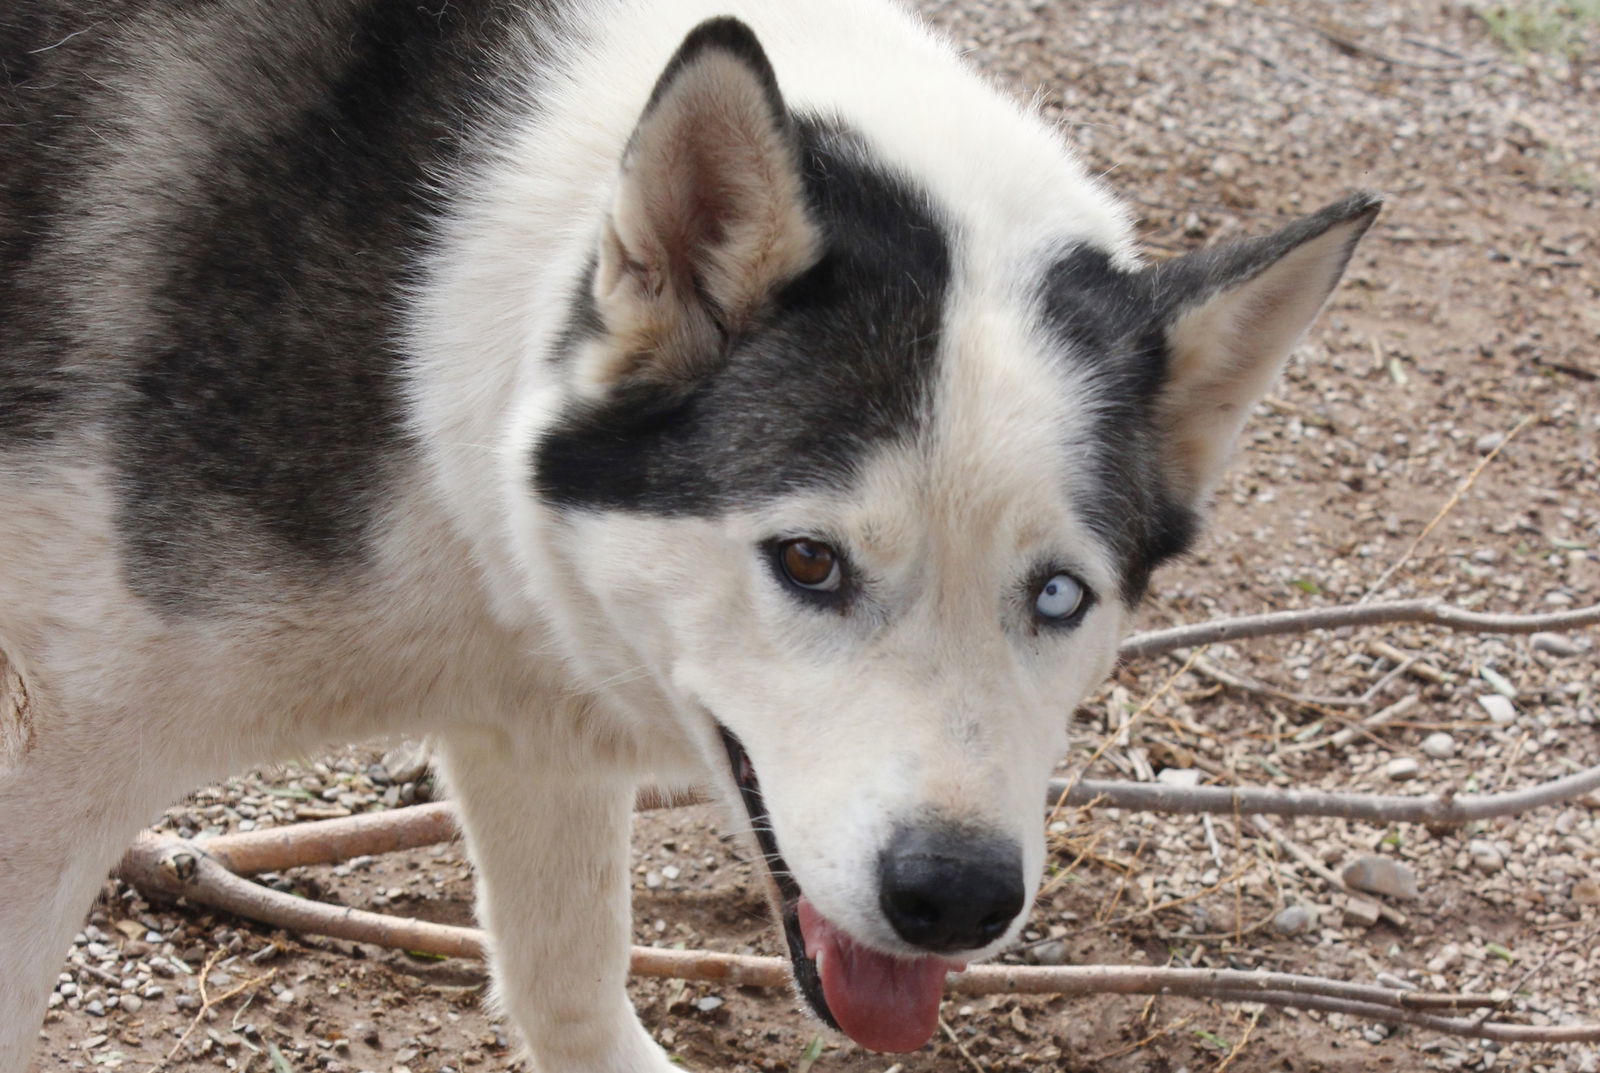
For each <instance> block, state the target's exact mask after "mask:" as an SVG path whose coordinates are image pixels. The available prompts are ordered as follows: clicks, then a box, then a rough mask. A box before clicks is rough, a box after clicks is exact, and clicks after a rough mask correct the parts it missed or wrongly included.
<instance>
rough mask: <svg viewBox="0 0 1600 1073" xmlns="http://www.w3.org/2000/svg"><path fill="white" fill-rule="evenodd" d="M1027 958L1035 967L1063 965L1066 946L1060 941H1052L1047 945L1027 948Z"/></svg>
mask: <svg viewBox="0 0 1600 1073" xmlns="http://www.w3.org/2000/svg"><path fill="white" fill-rule="evenodd" d="M1027 957H1028V960H1029V961H1031V962H1033V963H1034V964H1035V965H1065V964H1066V963H1067V944H1066V943H1064V942H1062V941H1061V940H1060V939H1052V940H1050V941H1049V942H1047V943H1040V944H1039V945H1038V946H1033V947H1029V948H1028V954H1027Z"/></svg>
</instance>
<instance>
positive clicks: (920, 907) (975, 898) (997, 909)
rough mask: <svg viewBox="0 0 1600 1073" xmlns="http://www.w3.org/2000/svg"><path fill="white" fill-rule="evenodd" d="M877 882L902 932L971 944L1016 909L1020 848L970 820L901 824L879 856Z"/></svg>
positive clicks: (919, 940) (999, 929)
mask: <svg viewBox="0 0 1600 1073" xmlns="http://www.w3.org/2000/svg"><path fill="white" fill-rule="evenodd" d="M878 882H879V894H878V905H879V906H880V907H881V908H882V909H883V914H884V916H886V917H888V918H889V923H891V924H893V925H894V930H895V931H896V932H898V933H899V934H900V938H902V939H904V940H905V941H906V942H908V943H912V944H914V945H916V946H920V947H922V948H923V949H924V950H929V951H932V952H933V953H937V954H947V953H952V952H954V951H957V950H974V949H976V948H978V947H980V946H985V945H987V944H988V943H992V942H994V940H996V939H998V938H999V937H1000V936H1001V935H1002V934H1004V933H1005V930H1006V927H1007V926H1008V925H1009V924H1010V923H1011V921H1012V919H1013V918H1014V917H1015V916H1016V915H1017V914H1018V913H1020V912H1021V911H1022V903H1023V899H1024V896H1023V890H1022V851H1021V849H1019V848H1018V846H1017V844H1016V843H1015V842H1013V841H1011V840H1010V839H1009V838H1006V837H1004V836H1001V835H997V834H994V833H993V832H987V831H982V830H978V829H975V828H971V827H966V826H959V825H955V824H948V823H945V824H933V825H928V826H917V827H911V826H904V827H900V828H898V829H896V831H895V834H894V837H893V839H892V840H891V841H890V843H889V846H888V848H887V849H885V850H884V851H883V852H882V854H880V855H879V857H878Z"/></svg>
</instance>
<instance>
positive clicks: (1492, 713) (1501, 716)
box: [1478, 693, 1517, 723]
mask: <svg viewBox="0 0 1600 1073" xmlns="http://www.w3.org/2000/svg"><path fill="white" fill-rule="evenodd" d="M1478 703H1479V704H1481V705H1483V710H1484V711H1486V712H1488V713H1489V718H1490V720H1491V721H1493V722H1496V723H1513V722H1515V721H1516V718H1517V708H1516V705H1514V704H1512V703H1511V701H1510V700H1508V699H1507V698H1505V697H1502V696H1501V695H1500V694H1498V693H1487V694H1485V695H1484V696H1481V697H1479V698H1478Z"/></svg>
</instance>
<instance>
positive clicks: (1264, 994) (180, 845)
mask: <svg viewBox="0 0 1600 1073" xmlns="http://www.w3.org/2000/svg"><path fill="white" fill-rule="evenodd" d="M121 874H122V876H123V878H124V879H127V880H128V881H129V882H131V883H133V884H134V885H135V886H137V887H139V888H140V889H141V890H143V891H146V892H148V893H157V894H165V895H168V896H170V897H180V896H181V897H185V898H188V899H190V900H191V901H196V902H202V903H205V904H208V905H212V906H214V907H216V908H219V909H225V910H228V911H230V912H234V913H237V914H238V915H240V916H246V917H250V918H253V919H256V920H260V921H262V922H264V923H267V924H271V925H273V926H276V927H284V928H290V929H293V930H296V931H300V932H309V933H312V934H322V935H328V936H332V937H333V938H338V939H345V940H349V941H354V942H365V943H373V944H375V945H380V946H388V947H393V948H399V949H405V950H414V951H418V952H421V953H429V954H439V955H444V956H447V957H472V958H482V957H483V956H484V952H485V950H486V949H487V942H486V939H485V937H484V935H483V933H482V932H481V931H479V930H477V929H475V928H461V927H453V926H450V925H443V924H430V923H426V922H423V921H417V920H407V919H403V918H399V917H391V916H387V915H384V914H381V913H371V912H367V911H365V910H360V909H349V908H345V907H342V906H333V905H324V904H322V903H319V902H313V901H309V900H307V899H303V898H296V897H294V896H292V895H288V894H283V893H281V892H279V891H275V890H271V889H269V888H266V887H262V886H260V885H258V884H255V883H252V882H250V881H249V880H247V879H244V878H242V877H240V876H236V875H234V874H233V873H231V872H229V871H228V870H227V869H226V868H224V867H223V866H222V865H221V864H220V863H219V862H218V861H217V860H215V859H213V858H211V857H210V856H209V855H208V853H207V850H206V848H204V847H202V846H200V845H197V844H195V843H193V842H189V841H187V840H184V839H161V838H157V837H155V836H148V835H147V836H145V837H144V838H142V839H141V840H140V841H139V842H137V843H135V845H134V848H133V849H132V850H130V851H129V853H128V855H127V856H126V857H125V858H124V859H123V863H122V867H121ZM630 970H631V971H632V972H633V973H634V974H636V975H641V976H662V977H671V978H676V979H685V980H698V981H704V982H709V983H720V984H724V985H726V986H732V987H787V986H788V985H789V968H788V963H787V962H786V961H784V960H783V959H781V958H774V957H751V956H747V955H740V954H722V953H715V952H711V951H692V950H663V949H659V948H655V947H634V948H633V950H632V953H631V959H630ZM946 988H947V990H948V991H949V992H950V993H952V994H958V995H994V994H1030V995H1041V994H1059V995H1090V994H1103V993H1112V994H1128V995H1151V994H1170V995H1187V996H1191V997H1195V998H1220V999H1224V1000H1229V1001H1244V1002H1262V1003H1267V1004H1270V1005H1295V1006H1306V1007H1311V1008H1318V1009H1327V1008H1332V1007H1330V1006H1328V1005H1326V1003H1328V1002H1335V1001H1336V1002H1339V1003H1342V1004H1344V1005H1342V1006H1340V1007H1339V1008H1340V1009H1341V1010H1342V1012H1348V1013H1355V1014H1356V1015H1357V1016H1364V1017H1370V1018H1372V1019H1375V1020H1380V1021H1408V1022H1411V1023H1416V1024H1422V1025H1425V1026H1427V1027H1436V1028H1439V1029H1440V1030H1441V1031H1446V1032H1451V1033H1454V1034H1458V1035H1475V1036H1479V1037H1481V1038H1485V1039H1532V1040H1586V1041H1587V1040H1594V1041H1600V1025H1565V1026H1560V1027H1548V1028H1547V1027H1542V1026H1531V1025H1509V1024H1501V1023H1486V1024H1482V1025H1476V1024H1474V1023H1473V1022H1471V1021H1464V1020H1456V1019H1451V1018H1444V1017H1439V1016H1437V1015H1435V1014H1428V1013H1423V1012H1421V1011H1422V1010H1424V1009H1438V1008H1441V1007H1445V1008H1451V1009H1485V1008H1487V1009H1494V1008H1496V1007H1498V1006H1499V1005H1500V1004H1501V1003H1503V1002H1504V1001H1505V996H1504V995H1503V994H1500V993H1494V994H1488V995H1471V994H1460V995H1437V994H1431V993H1425V994H1419V993H1417V992H1413V991H1401V990H1398V989H1395V988H1387V987H1381V986H1378V985H1374V984H1356V983H1347V982H1344V981H1340V980H1329V979H1322V978H1319V977H1311V976H1297V975H1294V974H1291V973H1276V972H1258V971H1242V970H1231V969H1152V968H1144V967H1138V966H1098V965H1097V966H1085V965H1066V966H1048V967H1035V966H1015V965H980V966H977V967H975V968H972V969H969V970H967V971H966V972H963V973H959V974H956V975H953V976H951V977H950V978H949V980H948V981H947V983H946Z"/></svg>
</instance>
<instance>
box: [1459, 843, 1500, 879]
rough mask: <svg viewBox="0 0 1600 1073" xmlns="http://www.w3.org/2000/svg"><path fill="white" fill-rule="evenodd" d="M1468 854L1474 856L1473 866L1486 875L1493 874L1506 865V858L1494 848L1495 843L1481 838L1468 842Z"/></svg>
mask: <svg viewBox="0 0 1600 1073" xmlns="http://www.w3.org/2000/svg"><path fill="white" fill-rule="evenodd" d="M1467 854H1468V855H1469V856H1470V857H1471V858H1472V867H1474V868H1476V869H1477V870H1478V871H1480V872H1482V873H1483V874H1484V875H1490V876H1492V875H1494V874H1495V873H1496V872H1498V871H1500V869H1502V868H1504V867H1505V866H1506V861H1505V858H1504V857H1502V856H1501V855H1500V851H1499V850H1497V849H1495V848H1494V843H1492V842H1486V841H1484V840H1483V839H1481V838H1474V839H1473V840H1472V841H1471V842H1468V843H1467Z"/></svg>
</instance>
